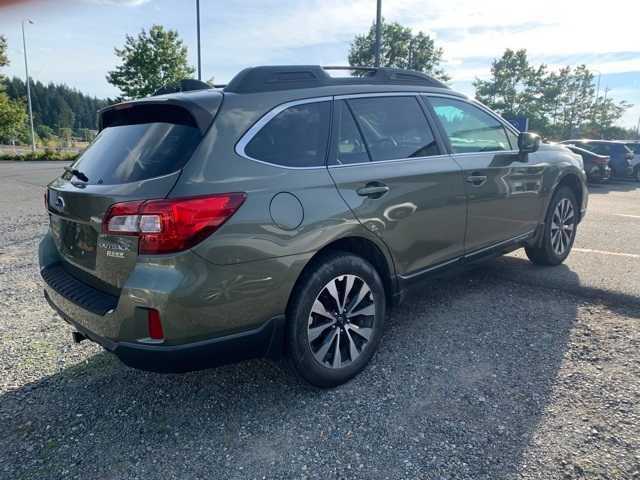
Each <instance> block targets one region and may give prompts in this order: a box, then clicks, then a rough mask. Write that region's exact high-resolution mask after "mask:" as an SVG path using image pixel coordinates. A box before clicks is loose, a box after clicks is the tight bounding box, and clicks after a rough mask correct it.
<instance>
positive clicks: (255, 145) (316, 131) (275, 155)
mask: <svg viewBox="0 0 640 480" xmlns="http://www.w3.org/2000/svg"><path fill="white" fill-rule="evenodd" d="M330 113H331V105H330V103H329V102H314V103H304V104H301V105H295V106H292V107H289V108H287V109H286V110H283V111H282V112H280V113H278V114H277V115H276V116H275V117H273V118H272V119H271V120H270V121H269V122H268V123H267V124H266V125H265V126H264V127H263V128H262V129H261V130H260V131H259V132H258V133H257V134H256V135H255V136H254V137H253V138H252V139H251V141H250V142H249V143H248V144H247V146H246V147H245V149H244V152H245V153H246V154H247V155H248V156H249V157H251V158H254V159H256V160H261V161H263V162H268V163H274V164H276V165H283V166H286V167H317V166H323V165H324V164H325V155H326V152H327V142H328V140H329V119H330Z"/></svg>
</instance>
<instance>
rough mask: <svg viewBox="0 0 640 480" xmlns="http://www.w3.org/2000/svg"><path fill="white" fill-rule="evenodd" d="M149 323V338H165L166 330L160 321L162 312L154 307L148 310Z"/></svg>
mask: <svg viewBox="0 0 640 480" xmlns="http://www.w3.org/2000/svg"><path fill="white" fill-rule="evenodd" d="M147 324H148V327H149V338H151V339H152V340H163V339H164V332H163V331H162V323H161V322H160V313H159V312H158V311H157V310H154V309H153V308H150V309H148V310H147Z"/></svg>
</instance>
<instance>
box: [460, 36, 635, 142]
mask: <svg viewBox="0 0 640 480" xmlns="http://www.w3.org/2000/svg"><path fill="white" fill-rule="evenodd" d="M473 84H474V86H475V88H476V98H477V99H478V100H480V101H481V102H483V103H485V104H486V105H488V106H489V107H491V108H493V109H494V110H496V111H497V112H498V113H500V114H502V115H504V116H506V117H509V116H518V115H522V116H525V117H527V118H528V119H529V128H530V129H531V130H535V131H538V132H540V133H542V134H543V136H545V137H548V138H552V139H562V138H568V137H575V136H578V135H586V134H587V133H589V136H594V137H595V136H604V135H605V132H614V130H612V126H613V124H614V123H615V122H616V121H617V120H619V119H620V117H621V116H622V115H623V113H624V112H625V110H626V109H628V108H629V107H630V106H631V105H630V104H628V103H626V102H618V103H616V102H614V101H613V100H611V99H609V100H607V99H606V98H605V99H604V100H601V99H599V98H595V88H594V84H593V73H591V72H590V71H589V69H587V67H586V66H585V65H578V66H577V67H574V68H572V67H569V66H567V67H564V68H562V69H560V70H559V71H558V72H549V71H548V70H547V66H546V65H544V64H542V65H539V66H537V67H534V66H532V65H531V64H530V62H529V60H528V58H527V52H526V50H518V51H513V50H510V49H507V50H506V51H505V52H504V54H503V55H502V57H501V58H500V59H496V60H494V61H493V62H492V66H491V77H490V78H489V79H488V80H480V79H476V80H475V82H474V83H473ZM605 97H606V94H605Z"/></svg>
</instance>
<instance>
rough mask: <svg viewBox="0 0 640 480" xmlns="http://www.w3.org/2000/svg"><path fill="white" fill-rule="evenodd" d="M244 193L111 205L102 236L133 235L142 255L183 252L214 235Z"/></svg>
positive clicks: (243, 196)
mask: <svg viewBox="0 0 640 480" xmlns="http://www.w3.org/2000/svg"><path fill="white" fill-rule="evenodd" d="M245 198H246V195H245V194H244V193H225V194H222V195H210V196H206V197H191V198H171V199H161V200H143V201H135V202H122V203H116V204H114V205H112V206H111V207H110V208H109V210H108V211H107V214H106V215H105V216H104V219H103V221H102V233H106V234H110V235H135V236H137V237H139V238H140V240H139V242H138V250H139V252H140V253H141V254H154V253H172V252H179V251H181V250H186V249H188V248H191V247H193V246H194V245H196V244H197V243H198V242H200V241H202V240H204V239H205V238H206V237H208V236H209V235H211V234H212V233H213V232H215V231H216V230H217V229H218V228H219V227H220V226H221V225H222V224H223V223H224V222H226V221H227V220H229V218H231V216H232V215H233V214H234V213H235V212H236V211H237V210H238V208H240V206H241V205H242V203H243V202H244V200H245Z"/></svg>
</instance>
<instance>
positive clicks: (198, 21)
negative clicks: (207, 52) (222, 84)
mask: <svg viewBox="0 0 640 480" xmlns="http://www.w3.org/2000/svg"><path fill="white" fill-rule="evenodd" d="M196 23H197V30H198V80H202V62H201V57H200V0H196Z"/></svg>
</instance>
